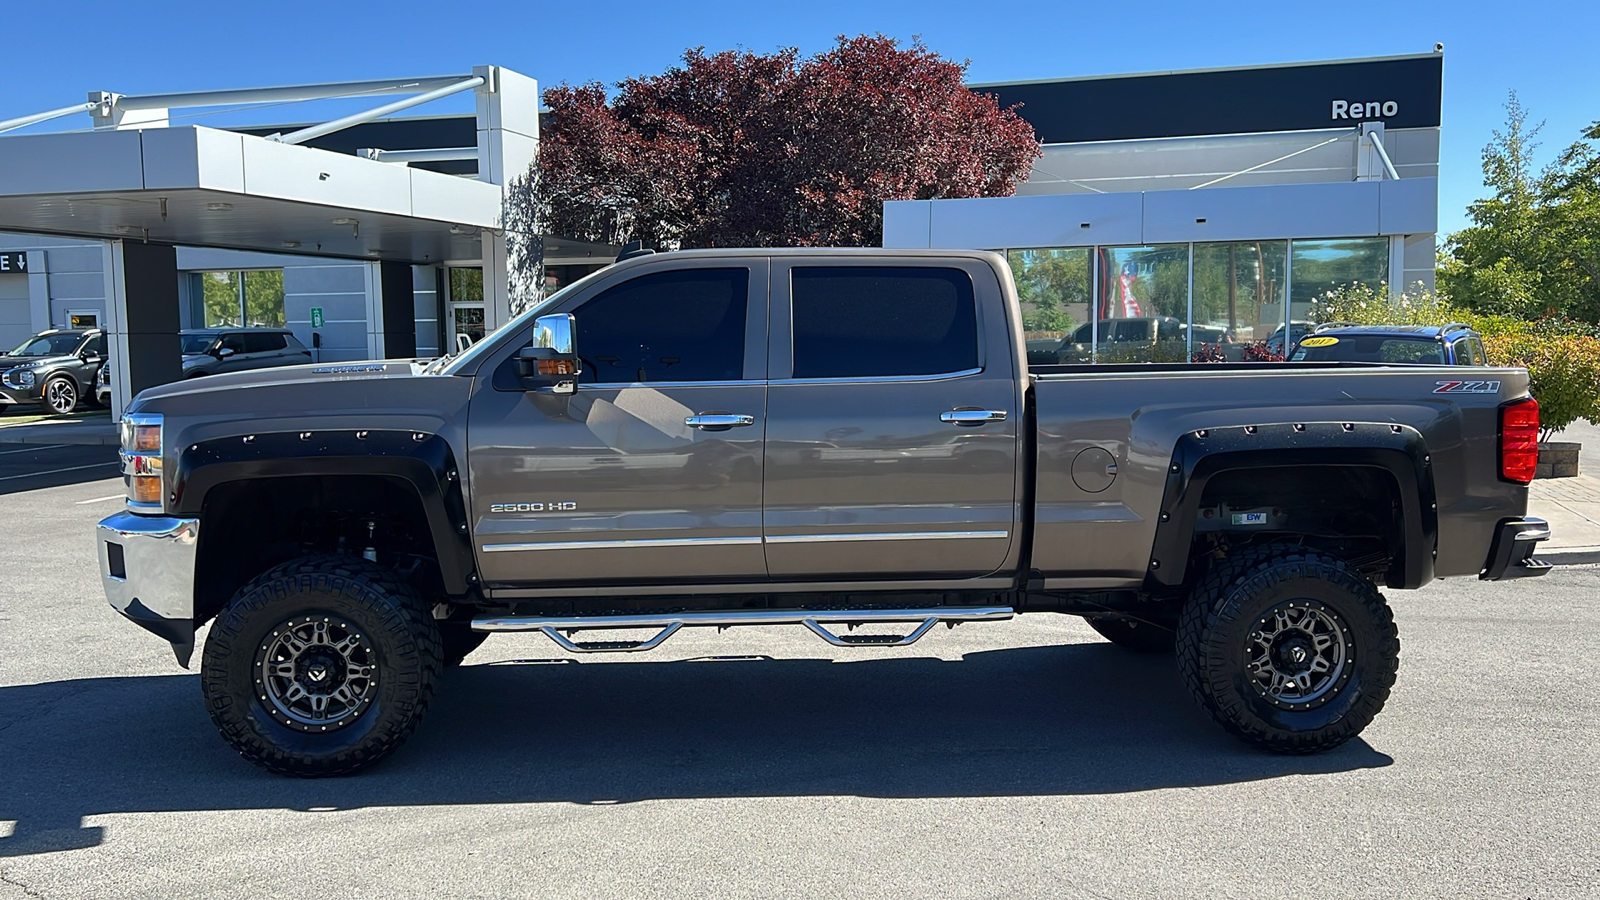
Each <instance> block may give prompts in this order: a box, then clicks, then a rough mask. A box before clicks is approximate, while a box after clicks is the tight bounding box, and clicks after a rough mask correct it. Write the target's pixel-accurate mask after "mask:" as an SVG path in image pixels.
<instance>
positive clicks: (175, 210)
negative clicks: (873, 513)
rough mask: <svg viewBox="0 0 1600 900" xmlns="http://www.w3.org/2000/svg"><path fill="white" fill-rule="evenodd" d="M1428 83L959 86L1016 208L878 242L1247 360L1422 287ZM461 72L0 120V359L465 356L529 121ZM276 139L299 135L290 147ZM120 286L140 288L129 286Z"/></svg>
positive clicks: (1367, 62) (480, 318)
mask: <svg viewBox="0 0 1600 900" xmlns="http://www.w3.org/2000/svg"><path fill="white" fill-rule="evenodd" d="M1442 61H1443V57H1442V55H1441V54H1438V53H1433V54H1423V55H1417V56H1407V57H1387V58H1378V59H1361V60H1349V61H1339V62H1320V63H1306V64H1293V65H1280V66H1259V67H1250V68H1236V69H1217V70H1204V71H1189V72H1169V73H1156V74H1148V75H1135V76H1114V77H1106V78H1080V79H1070V80H1057V81H1039V82H1012V83H1005V84H986V85H974V88H975V89H977V90H981V91H984V92H987V93H993V94H995V95H996V96H997V97H998V99H999V101H1000V103H1001V104H1002V105H1003V106H1009V105H1012V104H1020V106H1018V112H1019V114H1020V115H1022V116H1023V117H1024V118H1025V119H1027V120H1028V121H1029V122H1030V123H1031V124H1032V125H1033V127H1034V130H1035V132H1036V133H1037V134H1038V136H1039V138H1040V140H1041V142H1042V144H1043V155H1042V156H1041V157H1040V159H1039V160H1038V161H1037V164H1036V165H1035V167H1034V171H1033V174H1032V176H1031V177H1030V178H1029V180H1028V181H1027V182H1026V183H1024V184H1022V185H1020V186H1019V188H1018V190H1017V193H1016V196H1014V197H1005V198H986V199H970V200H965V199H964V200H922V201H900V202H891V203H888V204H886V205H885V210H884V244H885V246H889V247H906V248H909V247H918V248H926V247H935V248H938V247H947V248H964V249H992V250H999V251H1004V252H1006V253H1008V255H1009V258H1010V260H1011V262H1012V266H1013V268H1014V270H1015V271H1016V272H1017V274H1018V278H1019V288H1020V290H1021V292H1022V294H1023V299H1024V300H1025V301H1027V303H1026V307H1027V310H1028V313H1029V315H1030V316H1031V317H1032V318H1031V320H1030V323H1029V328H1030V329H1031V330H1033V331H1036V332H1043V333H1059V332H1062V331H1064V330H1065V329H1066V328H1069V327H1075V326H1081V325H1084V324H1088V325H1089V326H1091V327H1092V328H1094V329H1095V330H1096V331H1099V330H1100V323H1102V322H1105V321H1106V320H1108V319H1113V318H1140V317H1143V318H1149V317H1172V318H1174V319H1177V320H1180V321H1181V322H1182V323H1184V324H1185V325H1187V326H1190V334H1191V342H1192V340H1193V337H1192V336H1193V335H1196V334H1201V333H1202V330H1201V329H1199V328H1196V327H1194V326H1205V327H1206V328H1209V329H1211V331H1208V332H1204V333H1206V334H1214V333H1217V332H1218V331H1227V332H1229V334H1230V335H1231V337H1232V338H1234V339H1237V340H1238V341H1240V342H1249V341H1261V340H1262V339H1263V338H1265V337H1266V336H1268V335H1269V334H1270V333H1271V332H1272V331H1273V330H1275V329H1280V328H1282V327H1283V326H1285V325H1286V324H1287V323H1291V322H1298V321H1302V320H1305V319H1307V318H1309V316H1310V303H1311V302H1312V301H1313V299H1314V298H1315V297H1317V296H1318V295H1319V294H1320V293H1321V292H1324V291H1326V290H1329V289H1330V288H1333V287H1336V286H1338V285H1340V284H1344V283H1348V282H1352V281H1358V282H1363V283H1367V284H1373V285H1375V284H1377V283H1379V282H1386V283H1388V284H1390V285H1401V284H1404V285H1411V284H1414V283H1417V282H1420V283H1422V284H1424V285H1426V286H1429V287H1431V286H1432V283H1433V261H1434V243H1435V232H1436V230H1437V226H1436V222H1437V206H1438V187H1437V184H1438V182H1437V178H1438V154H1439V124H1440V84H1441V78H1442ZM473 71H474V72H475V73H479V77H478V78H477V81H476V84H475V86H473V85H471V84H470V79H467V76H464V75H463V76H456V78H457V79H459V80H456V81H454V82H452V81H451V80H450V79H432V80H414V81H413V82H409V83H407V84H406V85H402V86H400V87H405V88H406V89H408V90H409V89H412V88H415V90H413V91H412V93H413V94H419V93H420V96H421V99H426V98H427V97H428V96H429V95H428V93H427V92H426V90H425V89H428V88H430V86H434V87H433V93H441V92H445V91H448V90H473V91H475V92H477V93H478V95H479V102H478V110H477V112H476V113H475V114H472V115H450V116H423V117H398V116H389V117H384V116H367V117H357V118H360V121H354V122H351V123H343V124H341V123H333V126H337V127H333V126H314V127H306V128H302V127H301V126H277V127H270V128H268V127H252V128H237V129H231V130H229V129H208V128H202V127H197V126H192V125H179V124H178V117H177V116H172V115H170V114H169V112H168V110H167V108H166V107H165V106H158V104H168V105H170V106H173V107H177V106H180V105H183V104H188V105H191V106H202V105H206V104H207V103H209V102H211V101H212V100H216V101H217V102H219V103H220V102H226V101H231V100H237V99H240V98H243V97H247V96H255V95H256V94H260V95H261V96H268V95H269V94H270V92H271V91H278V92H283V91H290V90H292V89H288V88H282V89H262V90H261V91H257V92H254V93H252V92H214V93H216V97H214V98H213V97H209V96H206V95H203V94H190V95H163V97H159V98H158V97H148V98H123V101H122V103H121V105H120V106H119V105H118V103H117V102H116V98H117V95H109V94H100V95H91V96H90V102H89V103H86V104H84V110H83V111H85V112H88V113H89V115H91V116H93V117H94V128H92V129H88V130H83V131H76V132H67V133H64V134H63V133H49V134H34V133H30V131H37V130H38V129H37V128H31V129H30V128H29V127H28V126H31V125H32V124H33V123H32V122H28V123H27V124H26V125H24V126H18V125H16V123H17V122H19V121H23V120H18V119H13V120H9V121H8V122H3V123H0V131H3V130H10V129H16V130H15V131H13V133H11V134H4V135H0V170H6V171H0V345H4V346H7V347H9V346H15V345H16V344H18V343H20V342H21V341H22V340H23V339H24V338H26V337H27V336H28V335H29V334H32V333H33V332H35V331H38V330H43V329H44V328H46V327H52V326H67V325H99V326H102V327H107V326H109V327H110V328H111V329H112V330H113V332H114V333H117V334H121V335H123V337H122V339H121V343H116V342H114V343H113V347H114V348H116V347H122V348H124V350H125V351H126V349H127V348H128V347H130V346H132V347H133V348H134V349H133V350H132V352H133V353H134V354H135V355H136V354H137V353H138V350H137V347H139V346H144V345H146V344H148V345H149V346H151V347H155V346H157V345H158V344H159V345H160V346H165V344H164V343H162V341H164V340H165V338H164V337H162V339H161V340H160V341H156V343H154V344H151V343H149V342H148V341H147V342H144V343H143V344H141V340H142V338H141V337H140V335H141V333H142V332H141V326H140V324H139V323H140V320H141V317H148V316H154V317H155V318H159V319H161V320H162V321H163V322H164V323H166V324H164V325H162V326H161V327H160V328H159V329H156V330H158V331H161V332H163V333H164V332H167V331H175V329H176V328H196V327H206V326H219V325H237V324H247V325H279V326H286V327H288V328H290V329H292V330H294V331H295V332H296V334H297V335H298V336H299V338H300V340H301V341H302V342H303V343H304V344H306V346H308V347H314V348H316V349H315V352H316V354H317V357H318V359H319V361H328V362H332V361H344V360H356V359H364V358H372V357H381V356H390V357H403V356H429V355H435V354H438V353H440V352H445V351H449V350H451V349H454V348H457V347H459V346H461V345H462V344H464V343H465V342H468V341H471V340H474V339H476V338H477V337H480V336H481V335H482V334H483V333H484V331H485V330H486V329H489V328H493V327H495V326H496V325H497V324H498V323H499V322H501V321H504V320H505V318H506V317H507V316H508V315H509V314H510V311H511V309H512V308H513V307H514V306H515V305H516V304H517V303H518V302H519V301H525V300H526V299H527V297H525V296H523V297H519V296H517V295H518V292H519V289H518V286H517V285H516V284H514V279H513V278H511V277H510V276H508V273H507V271H506V269H507V265H508V262H507V259H508V256H507V254H508V253H509V252H510V251H508V249H507V243H506V241H507V235H506V233H505V227H504V221H503V219H502V218H501V210H500V203H501V198H502V196H503V191H504V188H505V185H506V183H507V181H508V180H509V179H510V178H513V177H515V176H516V175H517V174H519V173H520V172H521V171H522V170H525V168H526V165H527V163H528V162H530V161H531V160H532V159H533V158H534V154H535V153H536V148H537V139H538V135H537V131H538V123H537V118H538V115H537V88H536V86H535V85H534V83H533V81H532V79H527V78H525V77H523V76H520V75H517V74H516V73H513V72H510V71H509V70H502V69H498V68H496V67H480V68H479V69H475V70H473ZM366 84H370V85H377V84H379V83H378V82H372V83H366ZM436 85H442V87H439V86H436ZM462 85H469V86H468V87H466V88H463V87H462ZM400 87H395V86H391V87H390V88H386V89H385V90H387V91H388V92H390V93H395V92H399V91H400ZM369 90H372V89H370V88H369ZM302 93H306V92H305V91H302ZM310 93H312V94H315V92H314V91H313V92H310ZM349 95H350V94H349V92H347V93H345V94H340V93H338V92H337V90H328V91H324V92H323V93H321V94H319V95H317V96H323V97H333V96H349ZM274 96H275V95H274ZM108 98H110V99H108ZM130 100H143V101H145V102H141V103H134V102H130ZM97 102H98V104H99V105H98V106H97V105H96V104H97ZM397 105H404V104H403V103H402V104H397ZM69 111H71V109H70V108H69V109H68V110H58V111H54V112H53V113H51V114H49V115H55V114H58V113H63V112H69ZM25 118H29V117H25ZM31 118H34V119H37V118H38V117H31ZM8 126H9V129H8ZM330 128H331V130H329V129H330ZM286 133H287V134H288V135H289V136H290V138H294V136H296V135H306V137H305V138H304V139H303V140H290V141H289V143H291V144H292V143H299V144H300V145H301V146H300V147H290V146H285V145H284V143H283V141H284V135H285V134H286ZM118 141H121V143H120V144H119V143H118ZM130 141H132V142H131V143H130ZM269 145H270V146H269ZM172 159H177V160H180V161H183V163H184V165H183V166H178V165H177V164H176V163H173V164H171V165H169V164H168V162H167V161H168V160H172ZM118 166H122V167H123V168H124V169H126V170H127V171H128V173H129V174H128V175H127V177H126V178H123V179H122V180H120V181H119V180H118V177H117V176H116V172H117V171H121V170H119V169H118ZM234 168H237V169H238V172H239V173H242V174H235V173H234V171H233V170H234ZM169 170H171V171H169ZM180 170H181V171H180ZM341 184H342V185H343V187H338V185H341ZM184 197H187V198H188V199H189V201H191V202H189V203H188V204H187V205H185V203H184V200H183V198H184ZM396 198H401V199H396ZM169 201H170V202H171V204H172V208H171V215H169ZM397 236H400V237H397ZM152 245H153V246H156V247H159V248H161V249H162V252H161V253H159V254H155V255H154V256H152V255H151V254H150V253H149V252H148V248H149V247H150V246H152ZM614 251H615V248H613V247H607V246H601V245H587V244H582V243H578V242H574V241H568V240H564V239H562V238H561V237H560V236H545V237H544V238H543V241H542V252H543V258H544V260H545V263H546V266H547V274H546V284H545V285H538V286H527V285H523V286H522V287H521V292H522V293H524V294H526V293H529V291H530V287H531V288H532V289H535V290H536V289H538V288H541V287H545V288H547V287H556V286H559V285H561V284H564V283H566V282H568V281H570V280H572V279H574V278H577V277H580V276H581V275H583V274H585V273H587V272H589V271H593V270H594V269H595V268H597V267H599V266H600V265H602V264H604V262H606V261H607V260H608V259H609V257H610V255H611V254H612V253H614ZM135 257H138V258H139V259H144V258H146V257H149V258H150V259H155V260H156V261H157V264H156V265H155V267H154V268H153V269H152V268H151V267H150V265H147V264H146V263H145V262H140V261H139V259H134V258H135ZM130 259H132V260H133V261H132V262H130ZM141 272H143V273H146V274H145V276H144V277H148V278H153V279H154V281H153V282H151V283H152V284H154V285H155V286H156V288H157V289H155V290H153V291H150V290H144V289H139V288H138V286H137V285H136V284H133V283H131V282H130V279H133V278H135V276H136V275H138V273H141ZM151 273H153V274H151ZM168 281H170V282H172V283H171V284H170V285H168V283H167V282H168ZM147 294H149V295H150V296H151V297H152V298H153V299H151V300H150V301H149V302H148V303H147V302H146V299H145V298H146V295H147ZM152 304H154V305H152ZM157 306H159V307H160V308H159V309H157ZM167 307H172V308H173V310H174V311H175V315H173V314H170V313H169V311H168V310H167ZM152 310H154V311H152ZM1105 330H1107V331H1109V330H1110V326H1109V325H1108V326H1106V329H1105ZM129 335H132V337H131V338H130V337H129ZM152 339H153V338H152ZM130 340H131V341H132V344H131V345H130V344H129V341H130ZM169 343H170V342H169ZM163 352H164V351H163ZM116 355H117V351H116V350H114V351H113V357H115V356H116ZM166 371H169V370H168V369H166V368H164V367H160V366H157V367H152V368H147V370H146V372H147V373H146V374H144V375H142V376H141V375H140V374H139V373H137V372H135V373H134V375H133V377H132V383H133V385H134V387H135V388H137V387H139V386H141V383H144V384H148V383H156V382H158V381H159V380H161V373H162V372H166Z"/></svg>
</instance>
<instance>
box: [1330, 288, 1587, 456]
mask: <svg viewBox="0 0 1600 900" xmlns="http://www.w3.org/2000/svg"><path fill="white" fill-rule="evenodd" d="M1311 320H1312V321H1313V322H1318V323H1321V322H1350V323H1352V324H1356V325H1448V324H1450V323H1451V322H1461V323H1463V324H1465V325H1468V326H1469V327H1471V328H1472V329H1473V330H1474V331H1477V332H1478V333H1479V334H1481V335H1483V343H1484V352H1485V353H1486V354H1487V355H1488V357H1489V364H1490V365H1494V366H1511V367H1518V368H1524V369H1527V370H1528V378H1529V382H1530V383H1529V388H1528V389H1529V390H1530V391H1531V392H1532V393H1533V397H1534V399H1535V400H1538V401H1539V421H1540V424H1541V429H1540V435H1539V439H1540V440H1547V439H1548V438H1549V437H1550V435H1551V434H1553V433H1555V432H1557V431H1560V430H1561V429H1563V428H1566V427H1567V426H1568V425H1571V424H1572V423H1573V422H1576V421H1577V420H1579V419H1587V420H1588V421H1590V422H1593V423H1595V424H1597V425H1600V326H1596V325H1593V324H1590V323H1587V322H1579V321H1576V320H1573V319H1568V318H1565V317H1562V316H1542V317H1540V318H1537V319H1522V318H1516V317H1514V316H1508V315H1487V314H1484V313H1479V312H1474V311H1472V310H1468V309H1464V308H1462V307H1460V306H1457V305H1455V304H1453V303H1451V302H1450V299H1449V298H1448V297H1446V296H1444V295H1443V294H1439V293H1435V292H1433V291H1428V290H1423V289H1422V286H1421V285H1418V286H1417V287H1416V288H1414V289H1411V290H1408V291H1405V292H1404V293H1402V294H1401V295H1400V296H1399V297H1397V298H1395V299H1393V300H1391V299H1390V298H1389V296H1388V289H1387V288H1386V287H1384V286H1383V285H1379V286H1378V287H1377V288H1371V287H1368V286H1366V285H1362V284H1352V285H1347V286H1345V287H1342V288H1339V289H1338V290H1333V291H1329V292H1327V293H1326V294H1324V295H1323V296H1322V297H1321V298H1318V299H1317V300H1315V301H1313V302H1312V304H1311Z"/></svg>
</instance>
